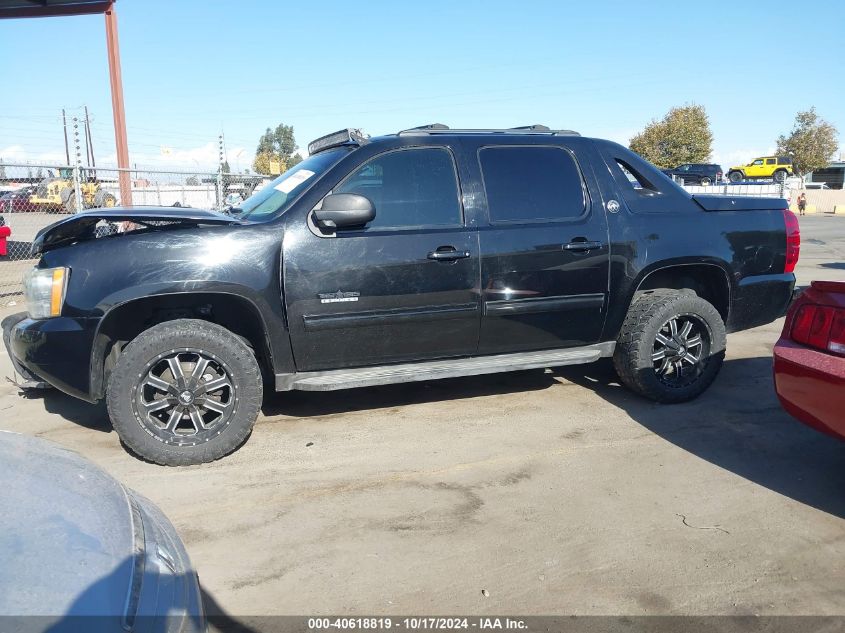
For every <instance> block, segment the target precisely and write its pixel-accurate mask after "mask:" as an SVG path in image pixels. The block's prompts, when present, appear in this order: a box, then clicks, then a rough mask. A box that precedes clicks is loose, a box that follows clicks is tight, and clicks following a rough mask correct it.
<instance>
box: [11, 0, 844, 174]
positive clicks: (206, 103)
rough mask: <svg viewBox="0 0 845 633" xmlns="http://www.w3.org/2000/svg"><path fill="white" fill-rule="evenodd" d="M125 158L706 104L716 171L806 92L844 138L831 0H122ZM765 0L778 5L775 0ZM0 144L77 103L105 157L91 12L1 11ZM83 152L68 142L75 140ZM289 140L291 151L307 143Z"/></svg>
mask: <svg viewBox="0 0 845 633" xmlns="http://www.w3.org/2000/svg"><path fill="white" fill-rule="evenodd" d="M115 6H116V10H117V16H118V23H119V37H120V54H121V59H122V72H123V84H124V95H125V103H126V121H127V134H128V140H129V152H130V163H132V164H133V165H138V167H139V168H156V169H185V170H201V169H204V170H213V169H216V165H217V161H218V148H217V144H218V136H219V135H220V134H223V135H224V138H225V151H226V157H227V159H228V162H229V164H230V166H231V168H232V169H233V170H237V171H243V170H244V169H246V168H248V167H250V166H251V162H252V158H253V156H254V153H255V147H256V145H257V143H258V138H259V136H260V135H261V134H262V133H263V131H264V130H265V128H267V127H268V126H269V127H275V126H276V125H277V124H279V123H285V124H288V125H293V126H294V131H295V135H296V140H297V143H298V144H299V145H300V146H301V147H305V146H306V145H307V144H308V142H309V141H310V140H313V139H314V138H316V137H318V136H321V135H323V134H326V133H328V132H332V131H335V130H338V129H343V128H346V127H354V128H361V129H362V130H363V131H365V132H367V133H369V134H371V135H378V134H386V133H393V132H396V131H398V130H401V129H404V128H408V127H413V126H416V125H422V124H426V123H433V122H438V123H445V124H447V125H449V126H450V127H453V128H455V127H465V128H472V127H476V128H487V127H513V126H517V125H527V124H532V123H542V124H544V125H548V126H549V127H552V128H566V129H574V130H577V131H579V132H581V133H582V134H583V135H585V136H596V137H603V138H609V139H612V140H615V141H617V142H620V143H624V144H627V142H628V141H629V139H630V138H631V136H633V135H634V134H635V133H636V132H638V131H639V130H641V129H642V128H643V127H644V126H645V125H646V124H647V123H648V122H649V121H650V120H652V119H654V118H661V117H662V116H663V115H664V114H665V113H666V112H667V111H668V109H669V108H671V107H673V106H679V105H684V104H687V103H698V104H701V105H703V106H704V107H705V108H706V110H707V113H708V115H709V117H710V123H711V128H712V131H713V135H714V143H713V150H714V152H713V154H714V155H713V159H714V161H715V162H719V163H720V164H722V166H723V167H724V168H727V167H729V166H730V165H731V164H738V163H744V162H747V161H748V160H750V159H752V158H754V157H755V156H757V155H764V154H767V153H771V152H772V151H774V147H775V141H776V138H777V136H778V135H779V134H783V133H788V132H789V130H790V129H791V128H792V123H793V120H794V117H795V114H796V112H798V111H799V110H805V109H807V108H809V107H811V106H815V107H816V109H817V111H818V113H819V114H820V115H821V116H822V117H824V118H825V119H827V120H828V121H830V122H831V123H833V124H834V125H835V126H836V127H837V128H838V129H839V131H840V147H841V149H842V150H845V82H843V81H842V80H841V76H842V72H843V71H842V61H841V60H842V50H841V47H842V44H843V30H842V26H843V25H845V2H841V1H838V0H831V1H819V2H814V3H807V4H804V5H801V4H797V3H787V4H784V5H783V7H782V8H778V9H777V10H774V9H773V8H772V5H771V4H768V5H766V6H763V5H760V4H758V3H753V2H751V3H719V2H716V3H705V4H701V3H678V2H669V1H666V2H663V1H652V2H647V1H645V0H643V1H641V2H631V1H630V0H627V1H624V2H616V1H602V0H594V1H592V2H569V1H566V0H560V1H554V0H549V1H539V0H538V1H532V0H522V1H521V2H513V1H511V2H504V1H499V0H483V1H473V0H464V1H457V0H449V1H442V0H426V1H425V2H415V1H396V0H394V1H387V0H384V1H383V0H370V1H368V2H362V1H361V0H356V1H350V2H341V1H339V0H322V1H321V2H301V1H298V2H297V1H292V0H229V1H227V2H223V1H216V0H203V1H202V2H200V1H198V0H179V1H175V0H118V1H117V3H116V5H115ZM778 7H780V5H778ZM0 59H2V60H3V65H2V71H0V158H2V159H3V160H4V161H5V162H7V163H9V162H29V163H33V164H34V163H53V162H56V161H59V162H64V139H63V135H62V123H61V110H62V108H65V109H66V110H67V112H68V117H69V118H70V117H73V116H77V117H82V116H83V112H82V107H83V106H84V105H87V106H88V109H89V112H90V115H91V129H92V135H93V141H94V149H95V156H96V158H97V164H98V165H106V164H115V163H116V155H115V150H114V147H115V143H114V132H113V126H112V111H111V97H110V92H109V82H108V66H107V57H106V44H105V25H104V18H103V16H101V15H96V16H76V17H63V18H39V19H26V20H24V19H15V20H2V21H0ZM82 153H83V160H84V148H83V152H82ZM303 153H305V152H304V151H303Z"/></svg>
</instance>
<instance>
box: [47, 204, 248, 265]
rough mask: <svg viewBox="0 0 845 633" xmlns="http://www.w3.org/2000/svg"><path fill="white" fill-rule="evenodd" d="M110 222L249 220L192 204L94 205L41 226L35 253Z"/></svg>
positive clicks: (79, 238) (76, 239) (86, 235)
mask: <svg viewBox="0 0 845 633" xmlns="http://www.w3.org/2000/svg"><path fill="white" fill-rule="evenodd" d="M101 220H104V221H106V222H125V221H126V222H134V223H135V224H140V225H142V226H145V227H154V226H162V225H172V224H179V225H183V226H184V225H194V226H198V225H202V224H205V225H215V224H216V225H220V224H247V222H245V221H244V220H238V219H237V218H233V217H231V216H229V215H225V214H223V213H218V212H217V211H207V210H205V209H192V208H189V207H133V208H131V209H126V208H120V207H116V208H113V209H91V210H88V211H83V212H82V213H77V214H75V215H72V216H70V217H67V218H65V219H63V220H59V221H58V222H56V223H54V224H51V225H50V226H47V227H45V228H43V229H41V230H40V231H39V232H38V234H37V235H36V236H35V239H34V240H33V241H32V254H33V255H38V254H40V253H44V252H46V251H49V250H52V249H54V248H59V247H61V246H67V245H68V244H73V243H75V242H80V241H83V240H91V239H94V238H96V237H97V236H98V230H97V224H98V223H99V222H100V221H101Z"/></svg>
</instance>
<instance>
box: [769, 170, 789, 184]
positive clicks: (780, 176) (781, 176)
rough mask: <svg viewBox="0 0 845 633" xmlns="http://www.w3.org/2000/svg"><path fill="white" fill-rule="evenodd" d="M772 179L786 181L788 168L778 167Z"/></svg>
mask: <svg viewBox="0 0 845 633" xmlns="http://www.w3.org/2000/svg"><path fill="white" fill-rule="evenodd" d="M772 180H774V181H775V182H784V181H785V180H786V170H785V169H778V170H777V171H776V172H775V173H774V174H773V175H772Z"/></svg>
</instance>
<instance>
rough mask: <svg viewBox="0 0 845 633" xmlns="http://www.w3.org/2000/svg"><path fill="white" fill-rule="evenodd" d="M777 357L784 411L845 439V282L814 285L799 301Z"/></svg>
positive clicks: (777, 386) (788, 317) (777, 382)
mask: <svg viewBox="0 0 845 633" xmlns="http://www.w3.org/2000/svg"><path fill="white" fill-rule="evenodd" d="M774 357H775V366H774V375H775V391H777V394H778V398H779V399H780V402H781V404H782V405H783V408H784V409H786V411H787V412H788V413H790V414H791V415H794V416H795V417H796V418H798V419H799V420H801V421H802V422H804V423H805V424H808V425H809V426H812V427H813V428H815V429H818V430H819V431H824V432H825V433H829V434H830V435H834V436H836V437H839V438H840V439H845V282H841V281H814V282H813V283H812V285H811V286H810V287H809V288H807V290H805V291H804V293H803V294H801V295H800V296H799V297H798V298H797V299H796V300H795V302H794V303H793V304H792V306H791V307H790V308H789V312H788V313H787V315H786V322H785V323H784V326H783V332H782V333H781V336H780V339H779V340H778V342H777V343H776V344H775V349H774Z"/></svg>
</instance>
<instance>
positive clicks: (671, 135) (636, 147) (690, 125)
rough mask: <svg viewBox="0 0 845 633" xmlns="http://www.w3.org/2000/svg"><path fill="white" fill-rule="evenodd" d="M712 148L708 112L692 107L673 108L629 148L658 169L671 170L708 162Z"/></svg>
mask: <svg viewBox="0 0 845 633" xmlns="http://www.w3.org/2000/svg"><path fill="white" fill-rule="evenodd" d="M712 145H713V133H712V132H711V131H710V121H709V119H708V118H707V112H706V111H705V110H704V106H700V105H696V104H694V103H693V104H689V105H685V106H682V107H676V108H672V109H671V110H669V112H667V113H666V116H664V117H663V118H662V119H661V120H660V121H658V120H656V119H655V120H652V121H651V123H649V124H648V125H646V126H645V129H644V130H643V131H642V132H640V133H639V134H637V135H636V136H634V138H632V139H631V142H630V145H629V147H630V148H631V150H632V151H634V152H636V153H637V154H639V155H640V156H642V157H643V158H645V159H646V160H648V161H650V162H652V163H654V164H655V165H656V166H657V167H660V168H662V169H668V168H672V167H677V166H678V165H682V164H684V163H705V162H707V161H708V160H710V155H711V153H712Z"/></svg>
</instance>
